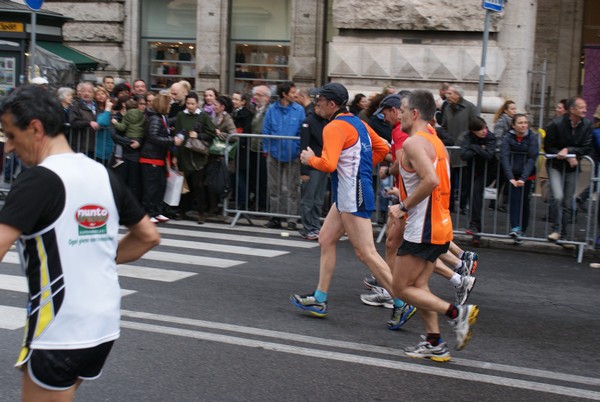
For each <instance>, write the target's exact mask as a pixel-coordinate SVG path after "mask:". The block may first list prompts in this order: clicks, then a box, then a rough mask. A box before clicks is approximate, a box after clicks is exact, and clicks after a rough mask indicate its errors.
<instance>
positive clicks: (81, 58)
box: [36, 41, 107, 70]
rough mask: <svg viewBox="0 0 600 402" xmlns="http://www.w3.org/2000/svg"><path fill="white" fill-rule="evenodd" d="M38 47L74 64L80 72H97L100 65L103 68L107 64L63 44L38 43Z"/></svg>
mask: <svg viewBox="0 0 600 402" xmlns="http://www.w3.org/2000/svg"><path fill="white" fill-rule="evenodd" d="M36 45H38V46H40V47H42V48H44V49H46V50H47V51H49V52H52V53H54V54H55V55H57V56H59V57H62V58H63V59H65V60H69V61H71V62H73V63H74V64H75V65H76V66H77V69H78V70H96V69H97V68H98V66H99V65H100V66H102V67H103V66H106V64H107V63H106V62H105V61H102V60H99V59H96V58H94V57H92V56H89V55H87V54H85V53H83V52H80V51H79V50H76V49H73V48H72V47H69V46H66V45H63V44H62V43H57V42H43V41H37V42H36Z"/></svg>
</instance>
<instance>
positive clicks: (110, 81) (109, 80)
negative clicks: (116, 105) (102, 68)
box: [102, 75, 115, 98]
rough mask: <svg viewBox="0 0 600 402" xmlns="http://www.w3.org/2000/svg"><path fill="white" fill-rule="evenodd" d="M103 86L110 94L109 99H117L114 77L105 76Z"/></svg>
mask: <svg viewBox="0 0 600 402" xmlns="http://www.w3.org/2000/svg"><path fill="white" fill-rule="evenodd" d="M102 86H103V87H104V89H106V92H108V97H109V98H114V97H115V93H114V90H115V79H114V77H113V76H112V75H105V76H104V77H103V78H102Z"/></svg>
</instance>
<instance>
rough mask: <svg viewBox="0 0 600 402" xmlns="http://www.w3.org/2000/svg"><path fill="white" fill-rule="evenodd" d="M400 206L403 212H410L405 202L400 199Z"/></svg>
mask: <svg viewBox="0 0 600 402" xmlns="http://www.w3.org/2000/svg"><path fill="white" fill-rule="evenodd" d="M398 206H399V207H400V211H402V212H408V209H407V208H406V207H405V206H404V202H402V201H400V203H399V204H398Z"/></svg>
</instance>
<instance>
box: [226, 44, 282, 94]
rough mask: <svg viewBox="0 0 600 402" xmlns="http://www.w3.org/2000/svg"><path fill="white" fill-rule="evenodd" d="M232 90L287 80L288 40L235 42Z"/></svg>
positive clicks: (275, 83)
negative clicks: (281, 41) (267, 42)
mask: <svg viewBox="0 0 600 402" xmlns="http://www.w3.org/2000/svg"><path fill="white" fill-rule="evenodd" d="M232 48H233V49H234V51H235V56H234V57H233V60H234V69H233V70H234V71H235V74H234V77H233V85H232V90H233V91H242V92H247V91H249V90H250V89H252V87H253V86H255V85H259V84H265V85H269V86H274V85H277V83H279V82H282V81H287V80H289V67H288V63H289V53H290V47H289V44H288V42H285V43H269V44H257V43H254V44H252V43H236V44H235V45H234V46H232Z"/></svg>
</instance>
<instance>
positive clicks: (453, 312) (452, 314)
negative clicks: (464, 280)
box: [446, 304, 458, 320]
mask: <svg viewBox="0 0 600 402" xmlns="http://www.w3.org/2000/svg"><path fill="white" fill-rule="evenodd" d="M446 317H448V318H451V319H453V320H454V319H455V318H456V317H458V309H457V308H456V306H455V305H454V304H451V305H450V307H448V310H446Z"/></svg>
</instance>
